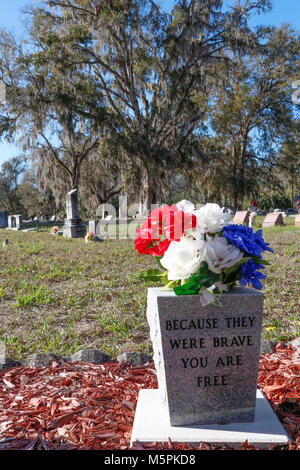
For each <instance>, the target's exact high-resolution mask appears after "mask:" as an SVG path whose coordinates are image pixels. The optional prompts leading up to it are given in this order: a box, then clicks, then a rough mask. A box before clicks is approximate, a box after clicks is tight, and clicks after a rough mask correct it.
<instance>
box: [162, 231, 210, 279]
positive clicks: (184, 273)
mask: <svg viewBox="0 0 300 470" xmlns="http://www.w3.org/2000/svg"><path fill="white" fill-rule="evenodd" d="M204 256H205V244H204V241H203V240H194V239H193V238H186V237H182V238H181V239H180V241H178V242H175V241H172V242H171V243H170V245H169V248H168V249H167V251H166V252H165V254H164V256H163V257H162V258H161V260H160V262H161V264H162V266H163V267H164V268H165V269H166V270H167V271H168V279H169V281H176V280H179V279H189V278H190V277H191V275H192V274H195V273H196V272H197V271H198V269H199V268H200V265H201V262H202V261H203V259H204Z"/></svg>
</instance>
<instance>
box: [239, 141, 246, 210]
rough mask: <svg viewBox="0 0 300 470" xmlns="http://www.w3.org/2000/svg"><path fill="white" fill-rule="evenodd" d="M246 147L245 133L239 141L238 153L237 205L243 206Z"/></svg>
mask: <svg viewBox="0 0 300 470" xmlns="http://www.w3.org/2000/svg"><path fill="white" fill-rule="evenodd" d="M246 148H247V135H246V136H243V138H242V143H241V153H240V171H239V184H238V187H239V205H240V208H241V209H242V208H243V203H244V198H245V160H246Z"/></svg>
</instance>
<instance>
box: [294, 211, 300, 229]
mask: <svg viewBox="0 0 300 470" xmlns="http://www.w3.org/2000/svg"><path fill="white" fill-rule="evenodd" d="M295 226H296V227H300V214H298V215H296V217H295Z"/></svg>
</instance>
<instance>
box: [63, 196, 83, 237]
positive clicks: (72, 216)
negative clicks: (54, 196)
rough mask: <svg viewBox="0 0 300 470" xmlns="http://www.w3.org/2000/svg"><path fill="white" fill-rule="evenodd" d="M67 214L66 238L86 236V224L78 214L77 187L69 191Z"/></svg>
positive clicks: (64, 230) (64, 228) (64, 232)
mask: <svg viewBox="0 0 300 470" xmlns="http://www.w3.org/2000/svg"><path fill="white" fill-rule="evenodd" d="M66 214H67V217H66V218H65V225H64V227H63V236H64V237H65V238H81V237H85V234H86V226H85V224H83V223H82V220H81V218H80V217H79V214H78V195H77V189H72V191H69V192H68V193H67V197H66Z"/></svg>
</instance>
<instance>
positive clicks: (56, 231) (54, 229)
mask: <svg viewBox="0 0 300 470" xmlns="http://www.w3.org/2000/svg"><path fill="white" fill-rule="evenodd" d="M51 232H52V233H54V234H55V235H57V233H58V227H52V230H51Z"/></svg>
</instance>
